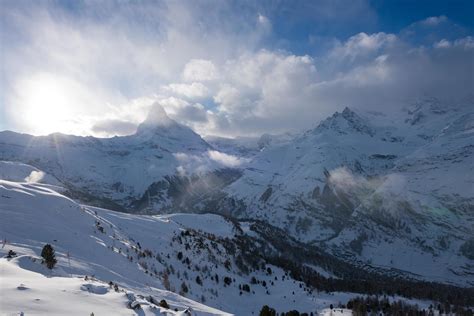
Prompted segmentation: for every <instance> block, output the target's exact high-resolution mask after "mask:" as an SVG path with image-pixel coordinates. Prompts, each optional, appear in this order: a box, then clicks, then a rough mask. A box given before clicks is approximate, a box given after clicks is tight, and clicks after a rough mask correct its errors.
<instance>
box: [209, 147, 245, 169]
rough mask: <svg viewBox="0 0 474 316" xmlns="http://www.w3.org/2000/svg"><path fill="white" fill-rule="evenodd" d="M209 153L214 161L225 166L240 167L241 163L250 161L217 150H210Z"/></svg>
mask: <svg viewBox="0 0 474 316" xmlns="http://www.w3.org/2000/svg"><path fill="white" fill-rule="evenodd" d="M207 154H208V156H209V158H211V159H212V160H213V161H215V162H218V163H219V164H221V165H223V166H225V167H238V166H240V165H241V164H243V163H245V162H248V160H246V159H244V158H239V157H237V156H233V155H229V154H226V153H222V152H220V151H216V150H209V151H208V152H207Z"/></svg>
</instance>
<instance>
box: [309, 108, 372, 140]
mask: <svg viewBox="0 0 474 316" xmlns="http://www.w3.org/2000/svg"><path fill="white" fill-rule="evenodd" d="M316 130H317V131H321V130H333V131H336V132H338V133H340V134H349V133H352V132H357V133H361V134H368V135H370V136H374V134H375V131H374V130H373V128H372V127H371V126H370V124H369V122H368V121H367V120H366V119H364V118H362V117H361V116H359V115H358V114H357V113H355V112H354V111H353V110H351V109H350V108H348V107H347V106H346V107H345V108H344V110H343V111H342V112H341V113H339V112H336V113H334V114H333V115H332V116H330V117H328V118H327V119H325V120H324V121H322V122H321V123H320V124H319V125H318V127H317V128H316Z"/></svg>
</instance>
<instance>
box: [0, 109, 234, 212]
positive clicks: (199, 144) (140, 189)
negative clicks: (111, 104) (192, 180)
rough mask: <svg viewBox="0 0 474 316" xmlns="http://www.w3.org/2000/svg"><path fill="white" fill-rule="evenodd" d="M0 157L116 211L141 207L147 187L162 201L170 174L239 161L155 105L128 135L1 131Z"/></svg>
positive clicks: (198, 172) (202, 171)
mask: <svg viewBox="0 0 474 316" xmlns="http://www.w3.org/2000/svg"><path fill="white" fill-rule="evenodd" d="M0 157H1V158H0V159H2V160H9V161H21V162H24V163H28V164H30V165H34V166H36V167H38V168H40V169H41V170H44V171H45V172H47V173H48V174H51V175H53V176H54V177H56V178H57V179H59V180H60V181H61V182H62V183H63V184H64V185H65V186H66V187H67V189H68V190H69V195H70V196H73V197H76V198H79V199H81V200H85V201H90V202H92V203H94V204H96V205H101V206H107V207H110V208H114V209H119V210H126V208H127V209H139V210H143V209H144V208H146V206H147V205H148V201H149V192H147V190H148V189H150V190H152V191H153V193H154V199H155V200H157V202H159V203H160V204H161V205H163V206H164V205H167V204H169V203H170V200H171V199H172V193H171V194H166V192H167V191H173V188H172V186H173V179H174V178H175V177H178V176H184V175H188V174H190V175H204V174H206V173H208V172H212V171H214V170H218V169H221V168H228V166H234V165H235V164H238V163H239V161H238V160H236V158H235V157H232V156H229V155H226V154H224V153H220V152H218V151H215V150H213V148H212V147H211V146H210V145H209V144H208V143H206V142H205V141H204V140H203V139H202V138H201V137H200V136H199V135H197V134H196V133H194V132H193V131H192V130H191V129H190V128H188V127H185V126H183V125H181V124H178V123H176V122H175V121H173V120H171V119H170V118H169V117H168V116H167V115H166V113H165V112H164V110H163V109H162V108H161V107H160V106H159V105H155V107H154V108H153V110H152V111H151V112H150V113H149V115H148V117H147V119H146V120H145V121H144V122H143V123H142V124H141V125H140V126H139V127H138V130H137V132H136V133H135V134H134V135H131V136H125V137H113V138H94V137H78V136H69V135H63V134H52V135H49V136H42V137H34V136H31V135H25V134H17V133H13V132H9V131H5V132H1V133H0ZM233 159H234V160H233ZM162 191H163V192H164V193H163V194H162ZM145 193H147V194H146V195H145ZM157 195H160V196H159V197H157Z"/></svg>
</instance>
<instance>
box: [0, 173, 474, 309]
mask: <svg viewBox="0 0 474 316" xmlns="http://www.w3.org/2000/svg"><path fill="white" fill-rule="evenodd" d="M15 165H17V167H18V172H19V173H21V172H22V171H23V169H24V168H25V165H23V164H10V170H13V169H14V166H15ZM56 189H57V186H53V185H49V184H44V183H38V182H12V181H6V180H0V218H2V221H0V232H1V235H2V247H1V248H0V256H1V257H2V258H0V268H1V274H0V280H1V282H0V291H1V293H2V298H1V301H0V303H1V311H2V313H3V312H5V313H7V314H15V313H20V312H24V313H25V315H30V314H31V315H35V314H44V313H47V314H48V315H64V314H65V313H67V314H68V315H84V314H86V315H87V314H91V313H94V314H97V315H98V314H106V315H108V314H114V315H130V314H131V313H136V314H139V315H162V314H163V315H231V314H234V315H252V314H257V313H258V312H259V311H260V309H261V308H262V306H263V305H269V306H272V308H275V309H276V310H277V311H289V310H295V309H297V310H299V311H300V312H306V313H308V314H310V313H313V314H315V315H316V314H318V313H317V312H318V311H320V312H321V314H320V315H326V314H328V315H329V314H331V311H330V310H328V309H327V307H329V306H330V305H331V304H332V305H334V306H337V305H339V304H341V302H342V303H345V302H347V301H348V300H350V299H351V298H354V297H355V296H357V295H359V294H357V292H359V293H371V292H367V291H373V290H374V288H372V287H373V286H378V285H377V284H378V282H382V283H381V284H383V282H389V281H390V283H388V284H389V286H387V285H380V286H381V287H380V289H383V290H384V291H386V293H388V294H390V293H392V294H395V293H398V292H399V291H400V293H401V294H403V295H410V296H412V297H417V298H424V300H419V299H416V300H415V299H406V298H403V297H399V296H391V297H390V300H395V299H400V298H401V299H403V300H404V301H407V302H409V303H411V304H415V303H416V304H418V305H419V306H420V307H421V308H425V309H426V308H428V306H429V305H430V304H433V302H432V301H431V300H427V298H428V296H427V294H426V293H427V292H426V291H427V290H429V292H430V293H435V295H436V296H435V297H438V300H439V295H443V294H442V293H452V294H453V295H457V296H456V297H461V299H463V300H464V301H465V300H466V298H468V297H469V295H470V293H471V292H472V291H471V290H466V289H458V288H452V287H446V286H443V285H436V284H430V283H414V282H413V281H410V280H408V281H404V280H401V279H390V278H388V279H386V278H387V277H386V276H384V275H383V274H377V273H376V272H374V271H370V270H364V269H360V268H357V267H352V266H350V265H348V264H346V263H345V262H344V261H343V260H341V259H339V258H337V257H335V256H332V255H331V254H329V253H326V252H324V251H323V250H322V249H319V248H317V249H313V250H311V249H308V248H306V247H305V246H304V245H303V244H301V243H298V242H297V241H296V240H294V239H292V238H291V237H290V236H286V232H285V231H283V230H280V229H278V228H275V227H271V226H268V225H266V224H265V223H264V222H259V221H241V222H238V221H235V220H231V219H226V218H224V217H222V216H219V215H215V214H171V215H155V216H148V215H134V214H126V213H119V212H115V211H110V210H106V209H101V208H96V207H91V206H87V205H81V204H78V203H77V202H74V201H73V200H71V199H69V198H67V197H65V196H64V195H62V194H60V193H58V192H57V191H56ZM285 236H286V237H285ZM46 244H51V245H52V246H53V248H54V249H55V252H56V259H57V261H58V262H57V264H56V266H55V267H54V268H53V269H52V270H49V269H47V268H46V266H45V265H44V264H42V259H41V257H40V256H39V255H40V253H41V249H42V247H43V246H44V245H46ZM394 281H395V282H397V283H393V282H394ZM347 289H350V291H347ZM415 289H422V290H415ZM341 290H343V291H341ZM465 291H467V292H466V293H464V292H465ZM425 292H426V293H425ZM461 293H462V294H461ZM463 296H464V298H462V297H463ZM78 302H80V303H78ZM344 313H347V314H349V315H350V314H351V313H350V311H347V310H345V311H344Z"/></svg>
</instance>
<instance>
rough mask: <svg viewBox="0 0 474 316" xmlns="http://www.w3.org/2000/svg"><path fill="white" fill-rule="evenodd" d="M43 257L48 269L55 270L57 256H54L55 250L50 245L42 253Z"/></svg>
mask: <svg viewBox="0 0 474 316" xmlns="http://www.w3.org/2000/svg"><path fill="white" fill-rule="evenodd" d="M41 257H43V259H44V260H43V262H44V263H46V266H47V267H48V269H52V268H54V266H55V265H56V263H57V262H58V261H57V260H56V255H55V254H54V249H53V247H52V246H51V245H50V244H46V245H45V246H44V247H43V250H42V251H41Z"/></svg>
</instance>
